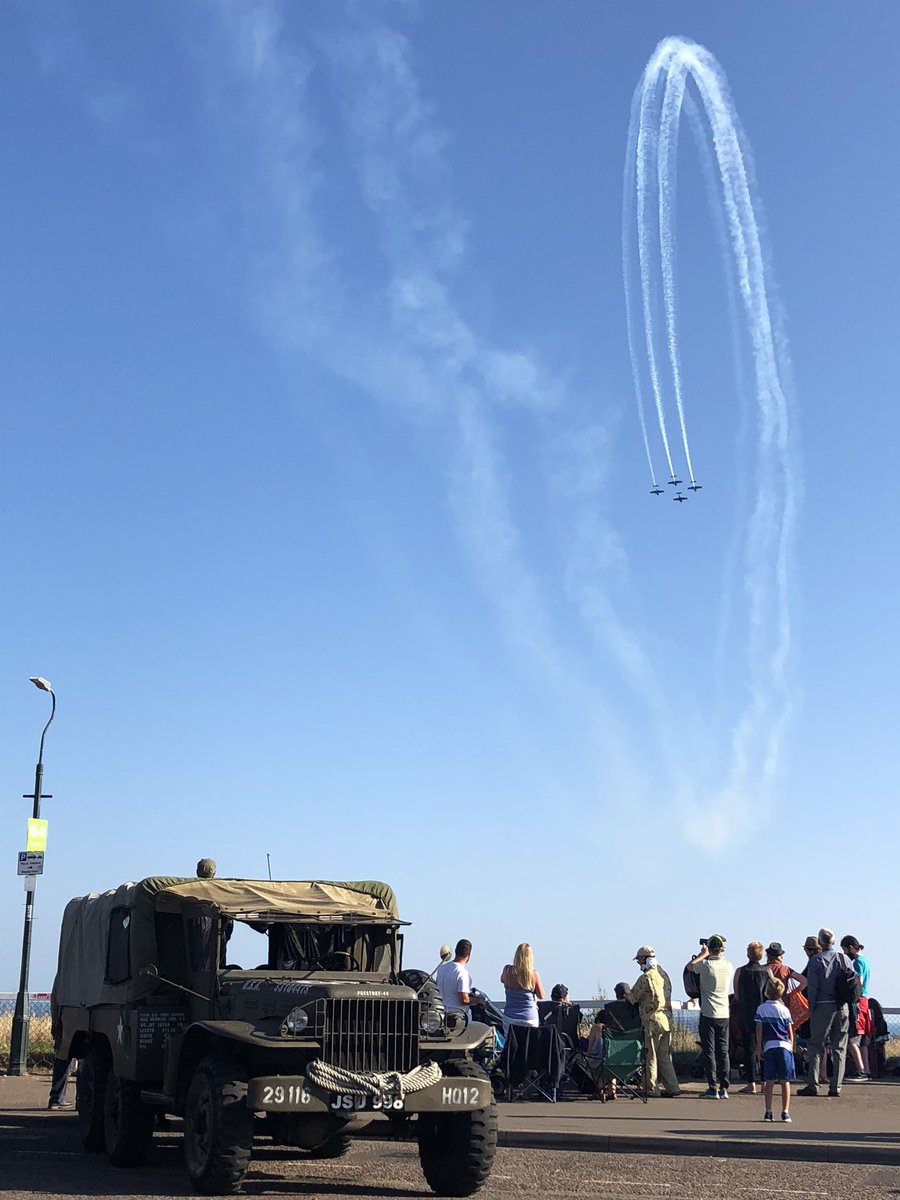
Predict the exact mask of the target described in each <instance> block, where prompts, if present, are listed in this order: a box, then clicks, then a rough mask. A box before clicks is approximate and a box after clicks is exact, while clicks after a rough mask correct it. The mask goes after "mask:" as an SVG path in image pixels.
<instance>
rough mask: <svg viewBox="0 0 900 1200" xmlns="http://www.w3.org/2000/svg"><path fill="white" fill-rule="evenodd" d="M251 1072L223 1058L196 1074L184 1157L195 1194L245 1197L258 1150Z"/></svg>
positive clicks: (202, 1064)
mask: <svg viewBox="0 0 900 1200" xmlns="http://www.w3.org/2000/svg"><path fill="white" fill-rule="evenodd" d="M247 1079H248V1076H247V1072H246V1071H245V1070H244V1069H243V1067H241V1066H239V1065H238V1064H237V1063H234V1062H229V1061H228V1060H227V1059H223V1058H212V1057H211V1058H204V1059H203V1060H202V1061H201V1062H200V1063H199V1064H198V1065H197V1068H196V1070H195V1071H194V1076H193V1078H192V1079H191V1083H190V1086H189V1088H188V1093H187V1099H186V1101H185V1107H184V1155H185V1160H186V1162H187V1169H188V1175H189V1176H190V1180H191V1183H192V1184H193V1185H194V1189H195V1191H198V1192H202V1193H203V1194H204V1195H206V1196H230V1195H233V1194H234V1193H235V1192H238V1191H240V1188H241V1184H242V1183H243V1182H244V1176H245V1175H246V1174H247V1168H248V1167H249V1166H250V1152H251V1150H252V1147H253V1114H252V1113H251V1112H249V1111H248V1110H247Z"/></svg>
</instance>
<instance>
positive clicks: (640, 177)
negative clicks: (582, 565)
mask: <svg viewBox="0 0 900 1200" xmlns="http://www.w3.org/2000/svg"><path fill="white" fill-rule="evenodd" d="M645 105H648V100H647V98H646V97H645V95H644V94H643V93H642V92H641V91H640V89H639V90H638V91H637V92H635V96H634V101H633V103H632V109H631V122H630V125H629V129H628V151H627V153H626V157H625V188H624V196H623V208H622V254H623V262H622V266H623V272H622V273H623V278H624V282H625V312H626V324H627V333H628V352H629V355H630V357H631V373H632V377H633V379H634V388H635V395H636V396H637V402H638V414H639V416H640V420H641V428H642V430H643V433H644V445H645V448H646V450H647V459H648V462H649V463H650V475H651V477H652V478H653V486H654V487H655V486H656V475H655V473H654V470H653V460H652V456H651V454H650V444H649V441H648V439H647V426H646V421H645V419H644V403H643V399H642V395H641V383H640V371H639V369H638V358H637V348H636V345H635V337H634V331H633V326H634V322H633V309H634V305H633V302H632V298H631V261H630V260H631V229H632V209H631V180H632V177H634V179H635V196H636V203H637V211H636V224H637V233H638V260H639V264H640V278H641V306H642V313H643V318H644V343H645V346H646V351H647V363H648V366H649V370H650V387H651V389H652V391H653V399H654V401H655V404H656V416H657V420H658V421H659V432H660V436H661V437H662V443H663V449H664V450H665V454H666V461H667V462H668V465H669V474H670V475H671V476H672V477H674V475H675V467H674V464H673V462H672V452H671V450H670V448H669V435H668V433H667V431H666V417H665V411H664V408H663V400H662V389H661V385H660V381H659V370H658V368H657V363H656V345H655V337H654V331H653V304H652V298H651V277H650V246H649V243H648V237H647V216H646V206H645V197H646V191H647V183H646V170H647V162H648V161H649V159H650V157H651V155H652V154H653V153H655V132H654V131H653V129H652V128H651V126H650V123H649V122H645V120H644V107H645ZM648 139H652V140H653V142H654V145H653V146H652V147H651V148H650V149H648V147H647V140H648ZM632 162H633V163H634V168H633V169H632V165H631V164H632Z"/></svg>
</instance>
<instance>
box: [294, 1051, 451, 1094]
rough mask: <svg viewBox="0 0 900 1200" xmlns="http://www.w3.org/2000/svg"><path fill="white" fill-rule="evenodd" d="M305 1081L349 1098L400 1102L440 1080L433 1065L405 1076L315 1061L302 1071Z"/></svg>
mask: <svg viewBox="0 0 900 1200" xmlns="http://www.w3.org/2000/svg"><path fill="white" fill-rule="evenodd" d="M306 1078H307V1079H308V1080H309V1081H310V1083H314V1084H315V1085H316V1087H320V1088H322V1090H323V1091H326V1092H340V1093H342V1094H343V1095H349V1096H378V1097H380V1098H381V1099H382V1100H384V1099H385V1098H390V1099H395V1098H397V1099H400V1100H402V1099H403V1097H404V1096H406V1095H407V1094H408V1093H409V1092H420V1091H421V1090H422V1088H427V1087H431V1085H432V1084H433V1083H439V1082H440V1080H441V1079H442V1078H443V1075H442V1073H441V1068H440V1066H439V1064H438V1063H436V1062H429V1063H421V1064H420V1065H419V1066H418V1067H413V1069H412V1070H411V1071H407V1072H406V1073H405V1074H404V1073H403V1072H401V1071H384V1072H381V1073H379V1072H377V1071H348V1070H346V1069H345V1068H344V1067H333V1066H331V1065H330V1064H329V1063H323V1062H322V1061H321V1059H318V1058H317V1059H315V1060H314V1061H313V1062H311V1063H310V1064H309V1065H308V1066H307V1068H306Z"/></svg>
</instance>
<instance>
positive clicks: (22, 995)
mask: <svg viewBox="0 0 900 1200" xmlns="http://www.w3.org/2000/svg"><path fill="white" fill-rule="evenodd" d="M30 682H31V683H33V684H34V686H35V687H37V688H40V689H41V691H42V692H49V693H50V696H51V697H52V700H53V707H52V708H51V710H50V720H49V721H48V722H47V724H46V725H45V726H44V732H43V733H42V734H41V749H40V752H39V754H38V760H37V766H36V767H35V768H34V795H33V796H29V795H27V794H26V795H25V796H23V799H24V800H34V806H33V808H32V817H33V818H34V819H35V820H37V818H38V817H40V815H41V799H42V796H41V785H42V784H43V781H44V738H45V737H46V736H47V730H48V729H49V728H50V722H51V721H52V720H53V718H54V717H55V716H56V693H55V692H54V690H53V688H52V687H51V686H50V684H49V683H48V682H47V680H46V679H42V678H41V676H40V675H34V676H32V677H31V679H30ZM43 798H44V799H47V800H49V799H52V797H50V796H46V797H43ZM34 882H35V883H37V879H36V878H35V879H34ZM33 915H34V890H33V889H31V890H29V891H27V892H26V893H25V929H24V931H23V933H22V970H21V973H20V975H19V990H18V992H17V993H16V1011H15V1013H14V1014H13V1020H12V1033H11V1036H10V1042H9V1068H8V1070H7V1072H6V1073H7V1075H27V1074H28V1026H29V1022H30V1016H31V1014H30V1011H29V1004H28V968H29V965H30V963H31V924H32V918H33Z"/></svg>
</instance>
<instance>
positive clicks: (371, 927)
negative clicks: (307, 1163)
mask: <svg viewBox="0 0 900 1200" xmlns="http://www.w3.org/2000/svg"><path fill="white" fill-rule="evenodd" d="M404 924H407V922H402V921H400V919H399V916H398V912H397V903H396V899H395V896H394V893H393V891H392V889H391V888H390V887H388V885H387V884H384V883H379V882H376V881H371V880H369V881H356V882H349V883H347V882H345V883H337V882H333V881H321V880H319V881H304V882H297V881H288V882H272V881H269V880H248V879H184V878H175V877H168V876H166V877H153V878H149V879H143V880H141V881H140V882H139V883H126V884H123V885H122V886H121V887H119V888H116V889H114V890H111V891H107V892H103V893H102V894H92V895H88V896H81V897H79V898H77V899H75V900H72V901H70V902H69V904H68V905H67V906H66V910H65V913H64V916H63V922H62V930H61V935H60V947H59V964H58V970H57V976H56V981H55V984H54V991H53V996H54V1001H55V1004H54V1011H55V1014H56V1017H55V1019H56V1034H57V1037H58V1048H57V1053H58V1054H59V1055H60V1056H71V1057H75V1058H80V1059H82V1060H83V1061H82V1069H81V1074H80V1078H79V1088H78V1100H77V1106H76V1107H77V1113H78V1123H79V1128H80V1134H81V1140H82V1143H83V1145H84V1147H85V1149H87V1150H90V1151H104V1150H105V1151H106V1154H107V1155H108V1156H109V1158H110V1160H111V1161H112V1162H113V1163H114V1164H115V1165H116V1166H121V1167H128V1166H135V1165H138V1164H140V1163H142V1162H143V1161H144V1159H145V1157H146V1155H147V1152H148V1150H149V1149H150V1145H151V1142H152V1138H153V1131H154V1126H155V1123H156V1119H157V1115H158V1114H160V1113H168V1114H173V1115H176V1116H180V1117H182V1118H183V1124H184V1154H185V1160H186V1164H187V1172H188V1175H189V1177H190V1179H191V1182H192V1184H193V1186H194V1188H195V1190H196V1191H198V1192H202V1193H205V1194H208V1195H229V1194H232V1193H235V1192H238V1191H239V1190H240V1188H241V1185H242V1182H243V1180H244V1177H245V1175H246V1173H247V1169H248V1167H249V1164H250V1158H251V1154H252V1150H253V1142H254V1139H261V1138H264V1137H268V1138H270V1139H271V1140H272V1141H274V1142H275V1143H277V1144H279V1145H288V1146H292V1147H296V1148H297V1150H298V1151H301V1152H302V1153H303V1154H304V1155H306V1156H313V1157H318V1158H337V1157H339V1156H340V1155H342V1154H344V1153H346V1151H347V1150H348V1149H349V1146H350V1139H351V1136H352V1135H353V1133H354V1132H355V1131H356V1130H357V1129H358V1128H359V1127H361V1125H362V1124H363V1123H368V1122H369V1121H371V1120H372V1119H373V1118H376V1119H380V1120H382V1121H383V1120H388V1121H390V1122H391V1124H392V1125H393V1126H394V1127H395V1130H396V1131H402V1130H405V1131H406V1132H408V1133H409V1134H410V1135H415V1136H416V1138H417V1141H418V1148H419V1158H420V1161H421V1165H422V1170H423V1173H424V1175H425V1178H426V1180H427V1182H428V1184H429V1185H430V1186H431V1188H432V1189H433V1190H434V1191H435V1192H436V1193H437V1194H438V1195H440V1196H468V1195H471V1194H472V1193H473V1192H475V1191H477V1190H478V1188H480V1187H481V1186H482V1184H483V1183H484V1182H485V1180H486V1179H487V1177H488V1175H489V1174H490V1169H491V1164H492V1161H493V1157H494V1150H495V1147H496V1142H497V1116H496V1108H495V1105H494V1101H493V1096H492V1092H491V1085H490V1083H489V1081H488V1079H487V1077H486V1076H485V1074H484V1072H483V1071H482V1070H481V1069H480V1068H479V1067H478V1066H477V1065H476V1063H474V1062H473V1061H472V1054H473V1052H475V1051H477V1050H478V1049H479V1048H480V1047H482V1046H483V1044H484V1043H485V1041H486V1040H487V1039H489V1038H490V1037H491V1036H492V1031H491V1030H490V1029H489V1028H488V1027H487V1026H486V1025H481V1024H479V1023H472V1022H468V1021H467V1019H466V1018H465V1016H463V1015H462V1014H459V1013H444V1012H443V1010H442V1009H441V1008H440V1007H439V1006H437V1005H435V1004H434V1003H433V1000H432V999H426V998H424V994H423V995H420V994H419V993H418V992H417V991H416V990H415V989H414V988H412V987H409V986H406V985H405V984H404V983H403V982H402V981H401V972H402V963H401V954H402V945H403V934H402V932H401V927H402V926H403V925H404ZM239 926H246V927H247V928H249V929H250V930H252V931H253V934H251V935H250V938H249V940H250V942H251V943H252V942H253V941H255V940H256V938H257V937H258V945H259V950H258V952H257V953H256V954H255V960H256V961H255V964H253V963H251V965H250V966H249V967H244V966H239V965H236V964H234V963H232V962H230V961H229V959H230V955H229V941H230V939H231V937H232V934H233V932H234V931H235V929H236V928H238V927H239ZM237 940H239V939H235V941H237ZM242 940H243V941H245V942H246V941H247V940H248V939H247V935H246V934H245V935H244V936H243V938H242Z"/></svg>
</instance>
